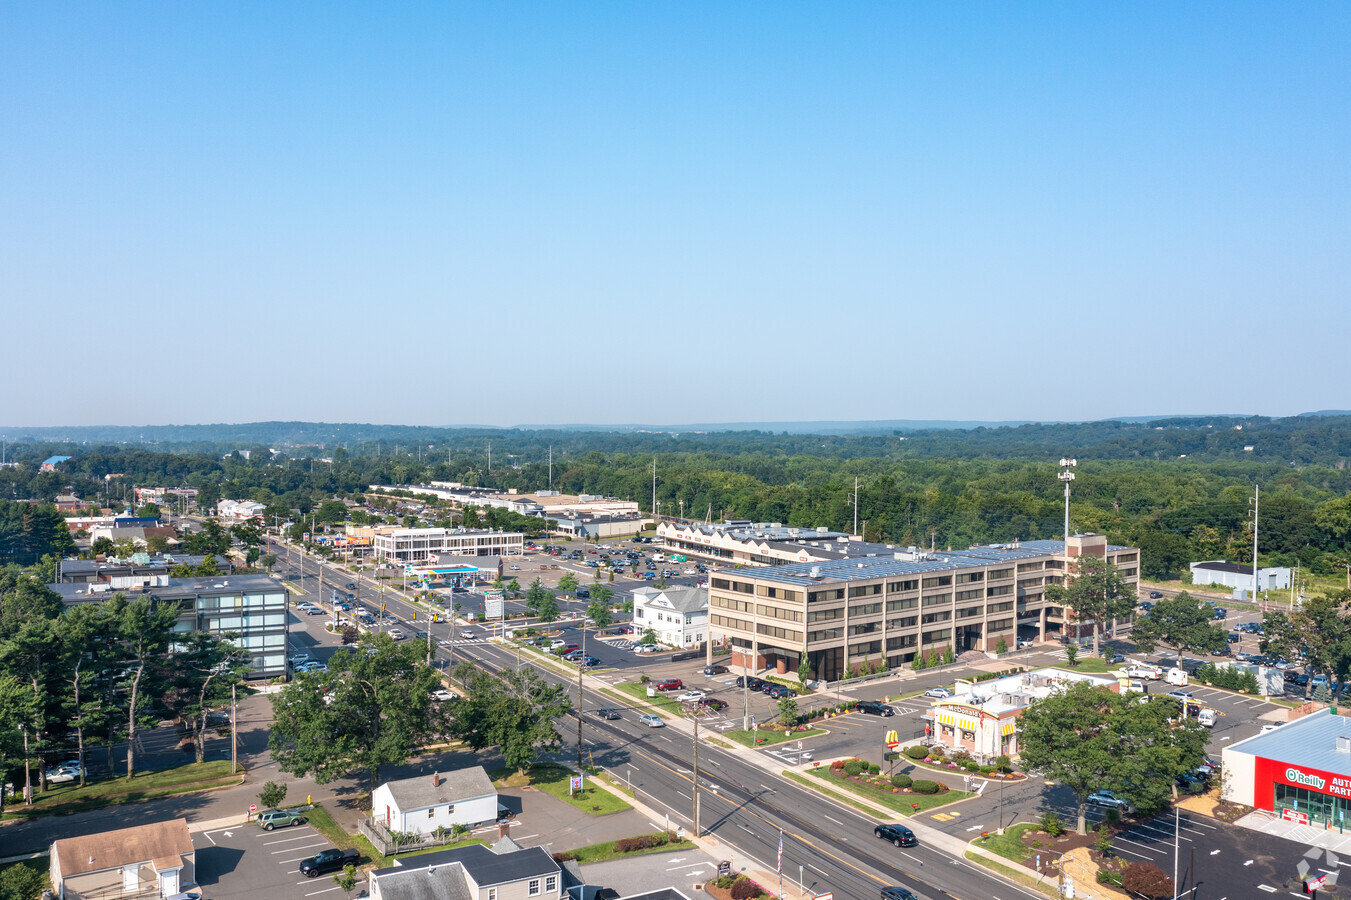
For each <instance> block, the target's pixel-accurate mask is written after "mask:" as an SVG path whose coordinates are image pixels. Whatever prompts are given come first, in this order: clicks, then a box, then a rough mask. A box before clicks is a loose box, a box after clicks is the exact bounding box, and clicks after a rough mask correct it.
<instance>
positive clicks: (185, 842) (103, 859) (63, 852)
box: [52, 819, 192, 878]
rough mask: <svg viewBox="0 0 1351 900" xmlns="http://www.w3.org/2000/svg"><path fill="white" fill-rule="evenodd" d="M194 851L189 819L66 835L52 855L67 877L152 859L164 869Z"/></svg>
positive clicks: (53, 848) (171, 867)
mask: <svg viewBox="0 0 1351 900" xmlns="http://www.w3.org/2000/svg"><path fill="white" fill-rule="evenodd" d="M191 852H192V837H191V835H189V834H188V820H187V819H170V820H169V821H167V822H152V823H150V824H149V825H136V826H133V827H131V828H119V829H117V830H116V831H102V832H99V833H98V834H86V835H84V836H83V837H74V838H62V839H61V840H59V841H54V842H53V843H52V856H53V857H55V858H56V860H57V863H58V866H59V868H60V870H61V875H62V876H63V877H65V878H69V877H70V876H72V875H83V874H85V873H86V872H102V871H104V870H105V869H115V868H118V867H120V866H125V865H130V864H131V863H141V862H149V863H151V864H153V865H154V867H155V869H156V870H157V871H160V872H163V871H164V870H165V869H174V868H178V867H179V866H181V865H183V861H182V857H183V855H184V854H187V853H191Z"/></svg>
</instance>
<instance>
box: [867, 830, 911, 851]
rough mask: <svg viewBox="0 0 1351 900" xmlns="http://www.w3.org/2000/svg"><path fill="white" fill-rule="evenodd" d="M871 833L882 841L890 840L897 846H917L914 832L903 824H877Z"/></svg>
mask: <svg viewBox="0 0 1351 900" xmlns="http://www.w3.org/2000/svg"><path fill="white" fill-rule="evenodd" d="M873 835H874V836H876V837H880V838H881V839H882V840H884V841H891V842H892V843H893V844H895V845H896V846H897V847H917V846H919V841H918V840H916V839H915V833H914V832H913V831H911V830H910V829H909V828H906V827H905V826H904V825H878V826H877V827H876V828H874V829H873Z"/></svg>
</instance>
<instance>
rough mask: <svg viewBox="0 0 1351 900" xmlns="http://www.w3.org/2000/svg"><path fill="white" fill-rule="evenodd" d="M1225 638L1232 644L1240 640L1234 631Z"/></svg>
mask: <svg viewBox="0 0 1351 900" xmlns="http://www.w3.org/2000/svg"><path fill="white" fill-rule="evenodd" d="M1224 639H1225V640H1227V641H1228V642H1229V643H1231V644H1237V643H1238V642H1239V640H1240V638H1239V636H1238V635H1237V634H1235V633H1234V632H1232V631H1231V632H1229V633H1228V634H1227V635H1225V637H1224Z"/></svg>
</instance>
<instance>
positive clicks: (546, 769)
mask: <svg viewBox="0 0 1351 900" xmlns="http://www.w3.org/2000/svg"><path fill="white" fill-rule="evenodd" d="M506 774H507V772H506V771H505V770H502V769H496V770H494V771H492V772H490V773H489V775H490V776H491V777H492V779H493V780H494V781H497V780H499V779H500V778H502V776H504V775H506ZM574 774H575V773H574V772H573V771H572V770H571V769H566V768H564V767H563V766H559V765H554V764H553V763H539V764H537V765H534V766H531V767H530V769H529V770H528V771H527V772H526V778H527V779H528V782H527V783H529V784H531V785H533V786H535V787H537V788H539V789H540V790H541V791H544V792H545V793H546V794H550V795H552V796H554V797H557V798H558V799H559V800H562V801H563V802H564V803H568V804H571V805H572V806H573V807H574V808H576V809H579V810H581V811H582V812H584V813H590V814H592V815H597V816H600V815H604V814H605V813H612V812H621V811H623V810H626V809H632V808H633V807H631V806H630V805H629V804H628V803H626V802H625V801H624V800H623V799H622V798H620V797H616V796H615V795H614V794H612V793H610V792H609V791H607V790H603V789H599V788H596V787H592V786H591V785H589V784H586V782H589V781H590V780H591V779H592V778H593V777H595V776H592V775H587V776H586V779H585V781H584V782H583V784H584V785H585V787H583V789H582V791H581V793H578V794H573V793H572V792H571V790H570V789H569V788H570V787H571V784H570V782H571V779H572V777H573V775H574Z"/></svg>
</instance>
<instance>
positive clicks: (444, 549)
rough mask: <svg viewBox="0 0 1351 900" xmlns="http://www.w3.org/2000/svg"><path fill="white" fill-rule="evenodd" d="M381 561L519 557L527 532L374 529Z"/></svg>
mask: <svg viewBox="0 0 1351 900" xmlns="http://www.w3.org/2000/svg"><path fill="white" fill-rule="evenodd" d="M371 543H372V546H373V547H374V548H375V558H376V559H378V560H379V561H381V562H390V563H410V562H425V561H427V560H428V559H429V558H430V557H431V556H432V554H439V553H449V554H451V555H454V556H520V555H522V554H523V553H524V552H525V535H524V534H522V533H521V532H519V531H511V532H507V531H469V530H466V529H460V528H375V529H373V530H372V536H371Z"/></svg>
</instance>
